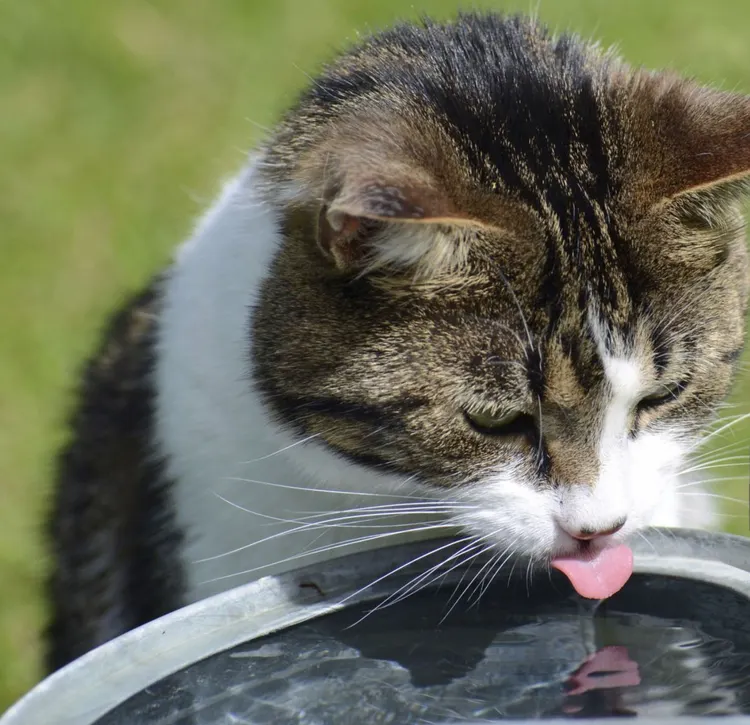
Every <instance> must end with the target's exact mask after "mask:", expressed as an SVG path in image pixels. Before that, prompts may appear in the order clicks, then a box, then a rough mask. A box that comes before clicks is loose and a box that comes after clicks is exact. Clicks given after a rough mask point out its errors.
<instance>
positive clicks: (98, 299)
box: [0, 0, 750, 725]
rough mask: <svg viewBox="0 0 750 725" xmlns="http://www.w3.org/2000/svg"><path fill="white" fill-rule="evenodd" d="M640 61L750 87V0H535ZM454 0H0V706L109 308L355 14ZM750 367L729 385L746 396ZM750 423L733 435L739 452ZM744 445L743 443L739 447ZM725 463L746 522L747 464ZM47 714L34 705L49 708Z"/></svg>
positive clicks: (20, 675) (730, 490) (737, 516)
mask: <svg viewBox="0 0 750 725" xmlns="http://www.w3.org/2000/svg"><path fill="white" fill-rule="evenodd" d="M471 6H472V7H493V8H496V9H512V10H520V11H530V10H533V11H536V12H537V13H538V14H539V16H540V17H541V18H542V19H543V20H545V21H546V22H548V23H549V24H550V25H552V26H553V27H556V28H559V29H563V28H570V29H574V30H576V31H579V32H581V33H583V34H586V35H592V36H594V37H596V38H598V39H600V40H601V41H602V43H603V44H604V45H612V44H616V45H617V46H619V48H620V50H621V53H622V54H623V55H624V56H625V57H626V58H627V59H628V60H630V61H631V62H632V63H635V64H643V65H647V66H653V67H671V68H674V69H677V70H679V71H682V72H685V73H688V74H690V75H695V76H697V77H699V78H701V79H702V80H704V81H706V82H709V83H713V84H716V85H720V86H722V87H724V88H730V89H739V90H744V91H746V92H750V30H749V29H750V3H748V2H744V1H743V0H711V1H710V2H707V1H706V0H628V1H627V2H624V1H622V2H617V1H616V0H543V1H542V2H539V3H537V2H536V0H533V1H532V2H529V0H526V1H524V2H499V1H496V2H478V3H472V5H471ZM456 7H457V5H456V3H454V2H453V1H452V0H424V2H421V3H419V4H415V5H405V4H404V3H402V2H399V1H398V0H376V1H375V2H371V3H362V4H357V3H355V2H352V1H351V0H275V1H272V0H268V1H267V2H259V1H258V0H151V1H150V2H149V1H148V0H3V1H2V2H0V109H1V110H0V159H1V160H2V162H1V163H0V230H1V231H0V234H1V236H0V320H1V321H2V322H1V326H0V345H2V348H1V352H2V354H0V501H1V502H2V508H0V712H2V711H3V710H4V709H5V708H6V707H7V706H8V705H9V704H10V703H11V701H12V700H14V699H15V698H17V697H18V696H20V695H21V694H22V693H23V692H24V691H25V690H26V689H28V688H29V687H30V686H31V685H32V684H33V683H34V682H35V680H36V679H37V677H38V672H39V670H38V653H39V648H38V632H39V630H40V627H41V624H42V621H43V617H44V611H43V605H42V602H41V600H40V584H41V581H42V577H43V574H44V568H45V557H44V550H43V546H42V539H41V536H40V534H41V522H42V518H43V513H44V508H45V505H46V500H47V493H48V491H49V479H50V475H49V474H50V467H51V460H52V454H53V451H54V449H55V447H56V446H57V445H58V444H59V443H60V441H61V439H62V431H63V429H62V426H61V423H62V421H63V417H64V414H65V411H66V407H67V406H68V405H69V403H70V399H69V395H70V387H71V385H72V384H73V382H74V376H75V374H76V371H77V368H78V367H79V365H80V363H81V361H82V359H83V357H84V356H85V354H86V353H87V351H88V350H89V349H90V348H91V346H92V344H93V342H94V339H95V336H96V334H97V331H98V329H99V327H100V325H101V324H102V322H103V320H104V318H105V316H106V314H107V313H108V312H109V311H110V310H111V309H112V308H113V307H114V306H115V305H116V304H117V303H118V302H119V301H120V300H121V298H122V296H123V295H124V294H125V293H126V292H128V291H130V290H133V289H134V288H136V287H137V286H138V285H140V284H141V283H142V282H143V281H144V280H145V279H146V278H147V277H148V276H149V275H150V274H151V273H152V272H153V271H154V270H155V269H156V268H157V267H158V266H159V265H161V264H163V263H164V262H165V261H166V260H167V259H168V256H169V253H170V250H171V249H172V248H173V246H174V245H175V244H176V243H178V242H179V241H180V240H181V238H182V237H183V236H184V235H185V234H186V233H187V232H188V231H189V229H190V227H191V224H192V222H193V220H194V218H195V216H196V214H198V213H199V212H200V211H201V209H202V208H203V207H204V206H205V205H206V204H207V203H208V202H209V201H210V199H211V197H212V195H213V194H214V193H215V192H216V191H217V189H218V187H219V184H220V182H221V180H222V179H224V178H225V177H226V176H227V175H228V174H230V173H231V172H233V171H234V170H236V169H237V168H238V167H239V165H240V164H241V163H242V160H243V155H244V154H245V152H246V151H248V150H249V149H250V148H251V147H252V145H253V144H254V143H255V142H256V141H257V140H258V139H259V138H260V137H261V136H262V134H263V128H264V127H267V126H269V125H272V124H273V122H274V119H276V118H277V116H278V114H279V113H280V111H281V110H282V109H283V108H284V107H285V106H286V105H287V104H289V103H290V101H291V100H292V99H293V97H294V94H295V92H296V91H297V90H298V89H299V88H300V87H302V86H303V85H304V84H305V83H306V81H307V75H308V74H310V73H314V71H315V68H316V67H317V66H318V65H319V63H320V62H321V61H322V60H324V59H325V58H327V57H329V56H330V55H331V53H332V52H334V50H335V49H336V48H337V47H340V46H342V45H344V44H346V43H347V42H349V41H350V40H352V39H354V38H355V37H356V33H357V31H358V30H360V31H362V30H366V29H367V28H368V27H369V28H377V27H380V26H382V25H384V24H388V23H390V22H392V21H393V20H395V19H398V18H405V17H413V16H415V15H418V14H422V13H430V14H432V15H435V16H440V17H446V16H447V15H449V14H451V13H452V12H454V11H455V9H456ZM748 392H750V384H748V383H745V382H744V381H743V382H741V384H740V385H739V386H738V388H737V390H736V392H735V396H734V397H735V400H734V402H735V403H738V405H737V407H734V408H731V409H729V410H728V413H733V414H734V413H741V412H744V410H745V408H746V407H747V408H748V409H750V407H749V406H747V405H746V403H745V401H746V400H747V396H748ZM748 432H750V426H745V427H743V426H742V425H740V426H736V427H735V428H733V429H732V430H731V431H729V433H728V434H727V435H724V436H721V440H720V444H721V445H730V444H731V445H733V446H734V445H736V446H737V448H736V450H735V448H730V449H727V451H725V453H726V452H729V453H744V452H745V448H746V446H745V445H744V442H743V441H747V438H748V436H747V434H748ZM735 463H736V461H735ZM715 472H716V473H717V475H720V476H721V477H722V478H726V477H730V476H736V477H737V478H735V479H734V480H727V481H722V482H720V483H719V484H718V486H717V491H718V492H719V493H720V494H721V495H725V496H730V497H732V498H735V499H737V501H736V502H735V503H734V504H727V505H728V507H729V508H728V511H729V515H728V517H727V526H728V528H729V529H730V530H733V531H735V532H737V533H743V534H744V533H746V532H747V526H748V524H747V518H748V515H747V505H746V503H745V501H746V498H747V486H748V481H747V476H746V472H745V468H744V467H743V466H742V465H737V466H734V465H731V466H728V467H726V468H722V469H720V470H716V471H715ZM40 725H41V724H40Z"/></svg>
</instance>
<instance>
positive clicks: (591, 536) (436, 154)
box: [49, 15, 750, 669]
mask: <svg viewBox="0 0 750 725" xmlns="http://www.w3.org/2000/svg"><path fill="white" fill-rule="evenodd" d="M748 173H750V102H748V100H747V99H745V98H743V97H741V96H738V95H733V94H724V93H719V92H715V91H708V90H705V89H701V88H698V87H697V86H695V85H693V84H692V83H689V82H687V81H682V80H680V79H676V78H674V77H671V76H668V75H661V74H651V73H647V72H645V71H633V70H631V69H629V68H627V67H626V66H625V65H624V64H622V63H621V62H620V61H619V60H617V59H615V58H613V57H609V56H606V55H602V54H600V53H599V52H598V51H597V50H596V49H594V48H592V47H590V46H587V45H585V44H583V43H581V42H580V41H578V40H576V39H574V38H572V37H568V36H563V37H561V38H553V37H551V36H549V35H548V34H547V33H546V31H545V30H544V29H543V28H541V27H539V26H538V25H536V24H535V23H533V22H531V21H527V20H524V19H521V18H508V19H506V18H501V17H499V16H495V15H468V16H462V17H460V18H459V19H458V20H457V21H456V22H455V23H450V24H446V25H438V24H433V23H430V22H425V23H424V24H422V25H403V26H398V27H397V28H395V29H393V30H391V31H386V32H385V33H381V34H379V35H376V36H373V37H372V38H370V39H367V40H365V41H364V42H363V43H361V44H360V45H359V46H357V47H356V48H354V49H353V50H351V51H350V52H348V53H347V54H344V55H342V56H341V57H340V58H339V59H337V60H336V61H334V62H333V63H332V64H331V65H330V66H329V67H328V68H326V69H325V70H324V72H323V73H322V74H321V76H320V77H319V78H318V80H317V81H316V83H315V84H314V85H313V86H312V87H311V89H310V90H308V91H307V92H306V93H305V94H303V96H302V97H301V98H300V100H299V102H298V104H297V105H296V106H295V107H294V108H293V109H292V110H291V111H290V112H289V114H288V115H287V116H286V117H285V118H284V119H283V120H282V122H281V123H280V124H279V126H278V128H277V129H276V131H275V132H274V134H272V136H271V137H270V138H269V139H268V141H267V142H266V143H265V144H264V145H263V146H262V147H261V148H260V149H259V150H258V152H256V154H254V156H253V158H252V159H251V160H250V161H249V162H248V165H247V167H246V168H245V169H244V170H243V171H242V172H241V173H240V174H239V175H238V176H237V177H236V178H235V179H234V180H233V181H232V182H230V183H229V184H228V185H227V186H226V188H225V189H224V191H223V193H222V195H221V196H220V198H219V200H218V201H217V202H216V204H215V205H214V206H213V208H212V209H211V210H210V211H209V213H208V214H207V215H206V216H205V217H204V218H203V220H202V221H201V223H200V224H199V225H198V228H197V229H196V231H195V233H194V235H193V236H192V238H191V239H190V240H189V241H188V242H187V243H185V244H184V245H183V246H182V247H181V248H180V249H179V250H178V253H177V254H176V256H175V260H174V262H173V264H172V265H171V266H170V268H169V269H167V270H166V271H165V272H164V273H163V274H161V275H160V276H159V277H157V278H156V279H155V280H154V281H153V283H152V284H151V286H150V287H149V289H148V290H147V291H146V292H145V293H144V294H142V295H140V296H139V297H137V298H136V299H134V300H133V301H132V302H131V303H130V304H129V305H128V306H127V307H125V308H124V309H123V310H122V311H121V312H120V313H119V315H118V316H117V318H116V319H115V320H114V322H113V324H112V326H111V327H110V330H109V331H108V332H107V334H106V335H105V337H104V343H103V346H102V348H101V350H100V352H99V354H97V355H96V356H94V358H93V359H92V361H91V363H90V364H89V367H88V369H87V372H86V375H85V376H84V383H83V388H82V391H81V404H80V406H79V408H78V410H77V411H76V413H75V415H74V418H73V437H72V442H71V444H70V445H69V447H68V448H67V449H66V450H65V451H64V453H63V455H62V457H61V465H60V481H59V485H58V487H57V492H56V500H55V506H54V510H53V516H52V522H51V526H52V541H53V546H54V548H55V563H54V571H53V575H52V578H51V582H50V597H51V601H52V611H53V617H52V625H51V629H50V654H49V666H50V668H51V669H54V668H56V667H59V666H61V665H62V664H64V663H65V662H67V661H69V660H70V659H71V658H73V657H75V656H78V655H80V654H82V653H83V652H85V651H86V650H87V649H90V648H91V647H93V646H96V645H97V644H100V643H101V642H103V641H106V640H107V639H110V638H111V637H113V636H116V635H117V634H119V633H121V632H123V631H127V629H130V628H132V627H134V626H137V625H138V624H140V623H142V622H144V621H148V620H149V619H152V618H154V617H155V616H159V615H160V614H164V613H167V612H169V611H171V610H173V609H174V608H176V607H178V606H181V605H182V604H185V603H187V602H190V601H194V600H197V599H200V598H202V597H205V596H208V595H210V594H213V593H216V592H219V591H223V590H225V589H228V588H230V587H233V586H237V585H239V584H241V583H243V582H246V581H250V580H252V579H255V578H258V577H260V576H266V575H273V574H278V573H280V572H283V571H286V570H289V569H292V568H295V567H297V566H301V565H303V564H306V563H311V562H312V561H314V560H316V559H325V558H330V557H331V556H335V555H337V554H342V555H343V554H345V553H350V552H353V551H356V550H358V549H362V548H367V547H374V546H380V545H386V544H393V543H397V542H398V541H403V540H410V539H413V538H415V537H437V536H441V535H446V534H449V533H454V532H456V531H459V532H462V533H463V534H464V539H461V540H460V541H461V543H460V544H458V545H457V547H458V548H455V549H449V550H448V551H447V553H446V559H447V560H448V561H452V562H453V563H454V564H455V563H458V562H460V561H461V560H463V559H468V558H469V557H471V556H472V555H474V554H478V553H480V552H481V551H484V550H485V549H490V550H493V551H496V552H497V564H498V566H500V565H502V564H505V563H508V562H511V561H517V560H519V559H523V560H528V562H529V565H536V566H541V567H548V566H550V564H552V565H555V566H558V568H560V569H561V570H563V571H564V572H565V573H566V574H568V576H569V578H570V579H571V582H572V583H573V584H574V586H576V588H577V589H578V590H579V591H580V592H581V593H583V594H585V595H587V596H602V595H603V596H606V591H604V590H601V591H600V590H597V589H596V588H594V589H591V587H592V586H594V584H593V583H592V576H591V572H589V571H588V569H591V568H592V567H593V566H594V564H591V563H590V562H592V561H593V562H596V566H597V567H599V570H600V571H603V572H605V575H603V576H604V579H605V580H607V582H608V583H607V585H606V586H607V587H608V589H607V591H614V590H615V589H616V588H617V587H618V586H620V585H621V583H622V581H624V579H626V578H627V576H628V574H629V570H628V567H629V566H631V564H630V563H629V562H628V558H627V552H628V551H629V550H628V549H627V540H628V538H629V537H630V536H632V535H634V534H635V533H636V532H637V531H638V529H639V528H641V527H643V526H646V525H663V526H678V525H682V526H686V525H687V526H711V525H713V524H714V523H715V516H714V513H713V506H712V505H711V498H709V497H705V498H703V497H697V496H692V497H690V498H689V499H686V498H685V497H680V496H679V492H680V488H679V487H680V486H681V485H687V484H688V483H689V484H690V485H691V486H693V487H692V488H691V489H690V490H691V492H693V493H698V492H699V490H700V489H699V488H698V487H696V486H694V484H697V483H700V482H699V481H697V482H693V481H686V479H685V477H684V474H683V472H684V471H685V470H686V469H687V468H688V460H689V456H690V455H691V454H692V453H693V452H694V451H695V450H696V448H697V446H698V444H699V443H700V442H701V437H702V435H703V430H704V429H705V426H706V425H707V424H708V423H709V422H711V421H712V420H713V419H714V416H715V414H716V410H717V406H718V405H719V403H720V402H721V400H722V399H723V398H724V396H725V395H726V393H727V391H728V389H729V386H730V384H731V380H732V377H733V373H734V369H735V367H736V361H737V359H738V357H739V354H740V351H741V348H742V341H743V334H744V312H745V306H746V298H747V259H746V251H745V246H744V236H743V234H744V226H743V222H742V218H741V215H740V211H739V203H740V200H741V199H742V195H743V193H744V192H745V191H746V185H745V184H744V179H745V177H746V176H747V174H748ZM684 502H686V503H684ZM449 557H450V558H449ZM571 562H573V563H571ZM582 572H583V573H582ZM607 572H614V573H611V574H610V573H607ZM618 572H619V573H618ZM618 577H619V579H618ZM623 577H624V579H623ZM620 580H622V581H620ZM618 582H619V583H618ZM587 592H588V593H587Z"/></svg>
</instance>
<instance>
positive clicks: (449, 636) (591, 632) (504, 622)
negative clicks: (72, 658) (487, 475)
mask: <svg viewBox="0 0 750 725" xmlns="http://www.w3.org/2000/svg"><path fill="white" fill-rule="evenodd" d="M458 548H460V544H459V543H458V541H457V540H456V541H453V540H449V539H441V540H434V541H429V542H421V543H418V544H409V545H400V546H395V547H389V548H382V549H378V550H374V551H370V552H366V553H360V554H356V555H353V556H348V557H342V558H339V559H335V560H331V561H328V562H326V563H324V564H317V565H314V566H311V567H307V568H305V569H300V570H298V571H293V572H290V573H288V574H285V575H283V576H281V577H277V578H267V579H261V580H259V581H256V582H253V583H251V584H247V585H244V586H241V587H238V588H237V589H234V590H232V591H229V592H226V593H224V594H219V595H217V596H214V597H211V598H210V599H206V600H204V601H201V602H198V603H197V604H194V605H191V606H189V607H186V608H184V609H181V610H179V611H177V612H174V613H173V614H170V615H168V616H166V617H163V618H162V619H159V620H157V621H155V622H152V623H150V624H148V625H146V626H144V627H141V628H139V629H137V630H134V631H133V632H130V633H128V634H126V635H124V636H122V637H120V638H119V639H117V640H114V641H112V642H110V643H108V644H106V645H104V646H103V647H100V648H98V649H97V650H95V651H93V652H90V653H89V654H87V655H85V656H84V657H82V658H81V659H79V660H77V661H76V662H74V663H72V664H70V665H69V666H68V667H66V668H64V669H63V670H61V671H59V672H57V673H55V674H54V675H53V676H51V677H49V678H47V679H46V680H44V681H43V682H41V683H40V684H39V685H38V686H37V687H36V688H35V689H34V690H32V691H31V692H30V693H29V694H28V695H26V697H24V698H23V699H22V700H21V701H20V702H18V703H17V704H16V705H15V706H14V707H13V708H11V709H10V710H9V711H8V712H7V713H6V714H5V716H4V717H2V718H0V725H229V724H230V723H231V724H232V725H236V724H239V723H252V724H253V725H265V724H268V725H270V724H272V723H273V724H274V725H278V724H284V723H294V724H295V725H349V724H356V725H370V724H373V725H374V724H375V723H378V724H381V723H394V724H397V725H408V724H409V723H439V724H440V725H448V724H450V725H458V724H459V723H494V722H500V721H504V720H515V721H516V722H521V723H523V722H530V721H532V720H545V721H547V722H561V721H569V720H571V719H580V718H585V719H587V720H588V721H589V722H593V723H596V722H604V721H608V720H610V719H611V718H613V717H637V718H639V720H640V722H644V723H654V724H656V723H669V722H680V723H682V722H690V721H696V722H704V721H705V722H709V721H710V722H716V718H717V717H719V720H720V722H722V723H735V722H737V723H750V540H747V539H744V538H740V537H734V536H729V535H725V534H712V533H706V532H700V531H691V530H686V529H668V530H667V529H650V530H648V531H646V532H645V535H644V536H643V538H642V539H638V540H637V541H636V542H635V543H634V552H635V574H634V575H633V577H632V578H631V580H630V581H629V582H628V584H627V585H626V586H625V587H624V589H623V590H622V591H621V592H619V593H618V594H617V595H615V596H614V597H612V598H611V599H609V600H606V601H604V602H591V601H588V600H582V599H580V598H579V597H578V596H577V595H576V594H575V593H573V592H572V589H571V587H570V585H569V583H568V582H567V580H566V579H565V578H564V577H563V576H562V575H561V574H559V573H558V572H555V571H552V572H546V571H544V572H539V571H536V572H535V573H533V575H530V573H529V572H528V571H527V570H526V569H525V567H516V568H515V569H513V571H512V572H510V573H508V572H507V571H506V569H507V567H506V568H505V569H503V570H502V571H501V572H500V573H499V574H497V575H496V576H488V574H490V573H492V572H493V566H494V565H493V562H492V560H491V559H487V558H484V559H483V558H478V559H475V560H473V561H471V562H468V563H466V564H465V565H462V566H458V567H455V568H453V569H451V566H450V565H448V566H444V567H437V568H436V565H437V564H439V563H440V562H442V561H444V560H445V559H446V558H447V556H449V555H450V553H451V552H455V551H457V550H458ZM407 562H412V563H411V564H409V565H408V566H405V564H406V563H407Z"/></svg>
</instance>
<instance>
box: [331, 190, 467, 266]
mask: <svg viewBox="0 0 750 725" xmlns="http://www.w3.org/2000/svg"><path fill="white" fill-rule="evenodd" d="M325 196H326V201H325V203H324V204H323V206H322V207H321V209H320V213H319V216H318V244H319V245H320V248H321V249H322V250H323V252H324V253H325V254H326V255H327V256H328V257H329V258H331V259H332V260H333V261H334V263H335V264H336V266H337V267H338V268H339V269H342V270H352V271H354V270H356V271H359V272H360V273H363V274H368V273H371V272H374V271H376V270H383V269H391V270H393V271H401V272H403V271H408V272H410V273H412V274H413V277H414V278H415V279H427V278H434V277H442V276H445V275H455V274H456V273H457V272H458V271H459V270H460V269H461V268H462V267H463V266H464V265H465V263H466V260H467V258H468V242H469V239H470V237H471V236H472V234H471V231H470V230H467V228H466V225H467V224H471V222H470V220H469V219H467V218H464V217H463V216H462V215H461V214H460V213H459V212H458V211H457V210H456V208H455V207H454V205H453V202H452V201H451V199H450V198H449V197H448V196H447V195H445V194H444V193H442V192H441V191H439V190H438V189H437V188H436V187H435V186H434V185H432V184H429V183H425V182H424V180H422V179H406V178H403V177H402V178H401V179H399V180H388V181H387V182H386V181H381V180H373V179H372V178H369V179H356V177H355V178H352V177H348V178H347V179H345V181H344V182H343V183H342V184H341V185H340V186H339V188H338V189H337V190H334V191H332V192H329V193H328V194H326V195H325Z"/></svg>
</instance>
